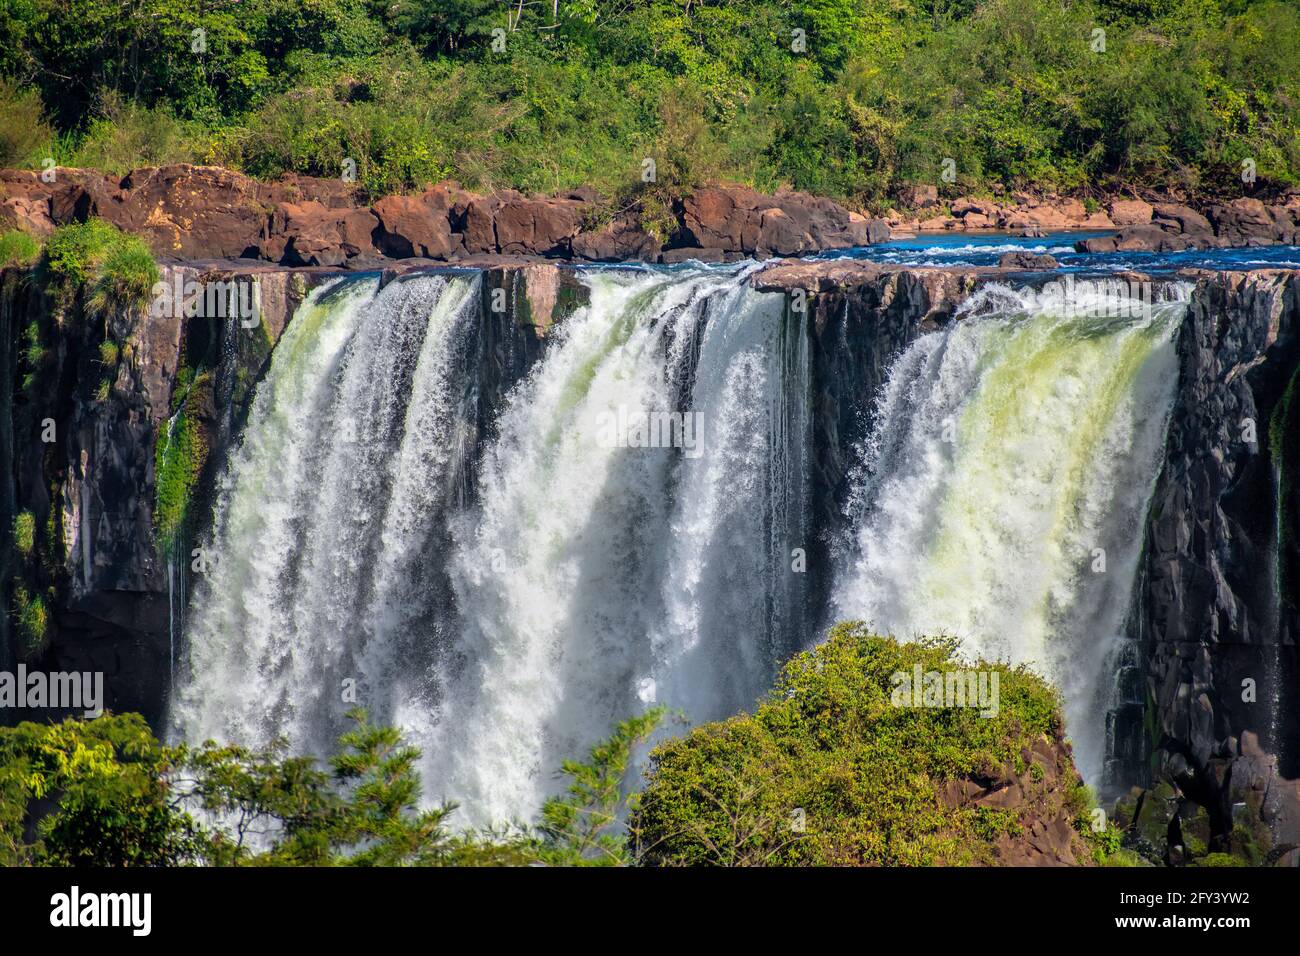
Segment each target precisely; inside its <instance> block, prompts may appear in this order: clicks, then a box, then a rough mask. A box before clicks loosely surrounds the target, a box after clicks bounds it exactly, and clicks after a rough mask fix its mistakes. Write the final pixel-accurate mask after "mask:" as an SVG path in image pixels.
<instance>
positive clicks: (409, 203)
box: [0, 165, 889, 268]
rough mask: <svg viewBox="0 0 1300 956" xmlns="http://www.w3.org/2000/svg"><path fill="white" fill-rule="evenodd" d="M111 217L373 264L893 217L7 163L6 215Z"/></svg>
mask: <svg viewBox="0 0 1300 956" xmlns="http://www.w3.org/2000/svg"><path fill="white" fill-rule="evenodd" d="M92 217H94V218H99V219H105V220H107V221H109V222H111V223H113V224H114V225H116V226H119V227H120V228H121V229H123V230H124V231H126V232H131V233H135V234H137V235H140V236H141V237H143V238H144V239H145V240H146V241H147V242H148V243H149V245H150V247H151V248H152V250H153V252H154V255H155V256H158V257H159V258H160V259H163V260H168V259H170V260H176V261H185V262H192V261H195V260H203V259H256V260H262V261H265V262H273V263H279V264H282V265H287V266H335V267H337V266H347V267H349V268H373V267H376V266H377V265H378V266H382V265H383V263H382V260H384V259H389V260H409V259H414V260H425V261H443V262H446V261H452V260H463V259H466V258H467V257H472V256H476V255H504V256H515V255H531V256H543V257H551V258H563V259H578V260H588V261H621V260H626V259H640V260H643V261H649V262H655V261H663V262H681V261H684V260H686V259H701V260H704V261H709V262H721V261H723V260H730V259H739V258H744V257H746V256H755V257H758V258H766V257H769V256H793V255H801V254H805V253H810V252H816V251H819V250H823V249H843V248H848V247H850V246H865V245H868V244H870V243H875V242H881V241H883V240H885V239H887V238H889V227H888V226H887V225H886V224H885V223H884V222H883V221H882V220H878V219H870V220H869V219H866V218H864V217H863V216H860V215H858V214H856V213H852V212H849V211H848V210H847V209H845V208H844V207H842V206H840V205H839V204H838V203H835V202H832V201H831V200H829V199H822V198H818V197H816V196H810V195H808V194H807V193H799V192H789V191H786V192H778V193H776V194H775V195H770V196H769V195H764V194H762V193H758V192H755V191H754V190H752V189H747V188H744V187H739V186H709V187H703V188H700V189H696V190H694V191H693V192H691V193H690V194H689V195H685V196H682V197H679V198H677V199H676V200H674V202H673V205H672V209H671V222H658V223H655V224H651V225H647V224H646V223H643V222H642V220H641V218H640V216H639V213H638V212H637V210H636V209H635V208H634V207H628V208H622V209H616V208H614V206H613V205H612V204H611V203H610V202H608V201H603V200H602V199H601V198H600V197H599V196H597V195H596V194H595V193H594V192H591V191H590V190H578V191H576V192H572V193H566V194H563V195H558V196H525V195H523V194H521V193H518V192H515V191H513V190H503V191H500V192H495V193H491V194H489V195H479V194H476V193H472V192H469V191H467V190H464V189H461V188H460V186H459V185H457V184H456V183H453V182H444V183H438V184H437V185H434V186H430V187H429V188H428V189H426V190H424V191H423V192H421V193H419V194H418V195H402V196H384V197H380V198H373V197H367V196H365V195H364V194H363V193H362V192H361V191H360V189H359V188H358V187H357V186H356V185H355V184H354V183H350V182H347V181H344V180H342V179H319V178H312V177H305V176H293V177H288V178H286V179H283V180H281V181H279V182H274V183H264V182H260V181H258V180H255V179H251V178H249V177H247V176H244V175H242V174H240V173H236V172H232V171H230V170H227V169H221V168H219V167H212V166H189V165H172V166H162V167H157V168H147V169H137V170H134V171H132V172H130V173H128V174H127V175H126V176H123V177H114V176H109V175H106V174H104V173H100V172H96V171H94V170H88V169H66V168H58V169H53V170H49V171H47V172H46V173H45V174H38V173H35V172H31V171H28V170H12V169H6V170H0V228H10V227H16V228H19V229H22V230H23V231H25V232H29V233H31V234H33V235H37V236H42V235H45V234H47V233H48V232H49V231H50V230H52V229H53V228H54V227H55V226H59V225H65V224H67V223H70V222H84V221H85V220H86V219H88V218H92Z"/></svg>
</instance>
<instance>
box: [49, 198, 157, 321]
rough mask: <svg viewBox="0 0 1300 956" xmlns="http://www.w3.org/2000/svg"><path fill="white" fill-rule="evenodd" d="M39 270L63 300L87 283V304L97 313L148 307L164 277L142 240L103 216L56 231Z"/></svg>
mask: <svg viewBox="0 0 1300 956" xmlns="http://www.w3.org/2000/svg"><path fill="white" fill-rule="evenodd" d="M39 269H40V271H41V273H42V275H43V278H44V279H45V281H46V283H47V285H48V286H49V288H51V289H52V290H54V291H55V293H56V294H58V295H60V296H61V297H62V298H63V299H64V301H65V302H66V301H68V299H69V298H70V297H71V296H74V295H75V294H76V292H77V290H78V289H81V288H83V287H84V288H85V289H86V295H87V303H88V304H89V306H90V308H91V310H92V311H94V312H96V313H99V314H107V313H109V312H111V311H113V310H118V309H120V310H126V309H133V308H142V307H144V305H145V304H146V303H147V302H148V300H149V295H150V292H151V290H152V289H153V285H154V283H156V282H157V281H158V280H159V279H160V278H161V273H159V271H158V264H157V263H156V262H154V259H153V253H151V252H150V251H149V247H148V246H147V245H145V243H144V240H142V239H140V238H139V237H138V236H132V235H129V234H127V233H125V232H122V230H120V229H118V228H117V227H116V226H114V225H113V224H112V223H109V222H105V221H104V220H102V219H88V220H86V221H85V222H79V223H73V224H70V225H66V226H60V227H59V228H57V229H55V230H54V232H53V233H52V234H51V235H50V238H49V239H48V240H47V241H46V243H45V249H44V252H43V254H42V256H41V260H40V265H39Z"/></svg>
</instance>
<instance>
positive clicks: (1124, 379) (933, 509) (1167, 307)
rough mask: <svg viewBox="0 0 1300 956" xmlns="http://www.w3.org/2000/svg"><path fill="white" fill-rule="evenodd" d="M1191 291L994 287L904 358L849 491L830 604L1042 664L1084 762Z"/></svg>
mask: <svg viewBox="0 0 1300 956" xmlns="http://www.w3.org/2000/svg"><path fill="white" fill-rule="evenodd" d="M1184 309H1185V304H1184V303H1183V302H1181V301H1177V300H1175V301H1170V302H1156V303H1152V302H1150V301H1149V300H1148V301H1146V302H1143V301H1140V300H1138V299H1134V298H1130V297H1129V295H1128V292H1127V290H1125V288H1124V287H1123V286H1122V285H1121V284H1119V283H1095V284H1080V286H1079V287H1078V288H1077V289H1075V290H1073V293H1072V294H1071V296H1070V297H1069V298H1068V301H1058V302H1050V301H1043V300H1042V298H1041V297H1038V296H1035V295H1033V294H1028V295H1027V294H1025V293H1018V292H1015V291H1013V290H1010V289H1006V288H1002V287H997V286H992V287H986V288H985V289H984V290H982V291H981V292H980V293H977V294H976V296H975V297H973V298H972V300H971V301H970V302H969V303H967V306H966V311H967V313H968V314H967V316H966V317H965V318H964V319H963V320H962V321H959V322H956V323H954V324H953V325H952V326H950V327H949V328H948V329H946V330H943V331H940V332H935V333H932V334H929V335H926V336H923V337H921V338H920V339H918V340H917V341H916V342H915V343H913V345H912V346H911V347H910V348H908V349H907V350H906V351H904V352H903V353H902V354H901V355H900V356H899V357H898V359H897V360H896V362H895V364H894V366H893V369H892V371H891V373H890V376H889V378H888V381H887V384H886V386H885V389H884V394H883V395H882V396H881V399H880V408H879V410H878V417H877V427H876V429H875V431H874V433H873V434H872V435H871V437H870V439H869V442H868V447H867V448H866V449H865V450H864V454H863V464H862V468H861V471H860V473H859V475H858V479H857V482H856V484H855V488H854V491H853V493H852V496H851V499H850V502H849V509H850V526H851V527H852V528H853V531H852V533H851V536H850V539H849V540H848V541H847V542H845V544H844V547H843V554H842V556H841V559H840V569H839V574H838V579H837V584H836V587H835V592H834V596H833V599H832V603H833V608H832V610H833V615H834V617H835V618H837V619H842V618H855V619H862V620H865V621H867V622H868V623H870V624H871V625H872V626H874V627H875V628H877V629H878V630H880V631H882V632H886V633H892V634H893V635H895V636H897V637H899V638H903V639H909V638H913V637H916V636H921V635H940V634H944V635H951V636H955V637H958V638H960V639H961V640H962V641H963V644H964V649H965V651H966V652H967V653H968V654H970V655H972V656H974V655H979V656H983V657H986V658H992V659H1000V660H1004V661H1008V662H1010V663H1012V664H1021V663H1024V664H1030V665H1032V666H1034V667H1035V668H1036V669H1037V670H1038V671H1039V672H1040V673H1043V674H1045V675H1046V676H1047V677H1048V678H1049V679H1051V680H1053V681H1054V682H1055V683H1056V684H1057V686H1058V687H1060V688H1061V690H1062V693H1063V695H1064V698H1065V711H1066V720H1067V725H1068V729H1069V731H1070V733H1071V736H1072V739H1073V741H1074V745H1075V754H1076V760H1077V762H1078V764H1079V767H1080V770H1081V772H1082V773H1083V774H1084V776H1085V778H1086V779H1089V780H1093V779H1096V777H1097V775H1098V774H1099V772H1100V769H1101V763H1102V756H1103V751H1104V744H1105V740H1104V723H1105V721H1104V716H1105V710H1106V706H1107V703H1108V701H1107V698H1106V695H1107V693H1108V692H1109V687H1108V686H1107V677H1108V673H1107V667H1108V663H1107V662H1108V660H1109V658H1110V655H1111V654H1112V653H1113V651H1114V644H1115V641H1116V640H1117V639H1118V638H1119V637H1121V636H1122V631H1123V627H1124V624H1125V619H1126V617H1127V613H1128V606H1129V597H1130V592H1131V589H1132V584H1133V578H1134V574H1135V573H1136V568H1137V561H1138V558H1139V555H1140V553H1141V546H1142V536H1143V531H1144V524H1145V516H1146V509H1147V502H1148V500H1149V498H1150V495H1151V491H1152V488H1153V485H1154V481H1155V477H1156V473H1157V469H1158V468H1159V463H1160V455H1161V451H1162V449H1163V444H1164V437H1165V431H1166V425H1167V417H1168V413H1169V408H1170V405H1171V403H1172V401H1173V391H1174V386H1175V382H1176V377H1177V373H1176V359H1175V353H1174V347H1173V335H1174V332H1175V331H1176V328H1177V320H1178V318H1180V317H1181V315H1182V314H1183V311H1184Z"/></svg>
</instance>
